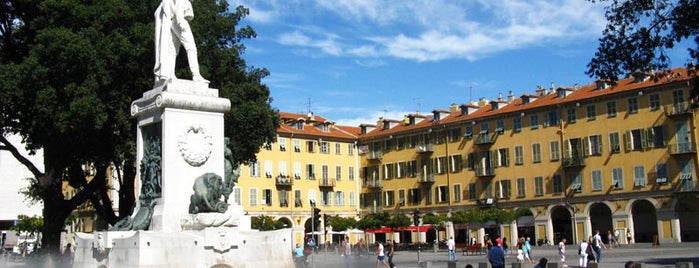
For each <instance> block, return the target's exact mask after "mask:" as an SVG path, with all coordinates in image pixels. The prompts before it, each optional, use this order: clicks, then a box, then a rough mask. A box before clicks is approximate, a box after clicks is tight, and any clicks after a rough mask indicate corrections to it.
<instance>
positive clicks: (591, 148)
mask: <svg viewBox="0 0 699 268" xmlns="http://www.w3.org/2000/svg"><path fill="white" fill-rule="evenodd" d="M587 146H588V148H586V150H587V152H588V154H589V155H602V135H593V136H589V137H587Z"/></svg>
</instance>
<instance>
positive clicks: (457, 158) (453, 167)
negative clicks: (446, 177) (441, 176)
mask: <svg viewBox="0 0 699 268" xmlns="http://www.w3.org/2000/svg"><path fill="white" fill-rule="evenodd" d="M463 163H464V161H463V160H462V159H461V155H460V154H455V155H451V156H449V171H450V172H451V173H458V172H461V170H462V169H463Z"/></svg>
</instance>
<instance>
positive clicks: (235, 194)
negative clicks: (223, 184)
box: [233, 187, 243, 205]
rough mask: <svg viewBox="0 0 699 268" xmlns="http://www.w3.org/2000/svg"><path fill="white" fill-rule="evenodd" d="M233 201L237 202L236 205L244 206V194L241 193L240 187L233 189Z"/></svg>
mask: <svg viewBox="0 0 699 268" xmlns="http://www.w3.org/2000/svg"><path fill="white" fill-rule="evenodd" d="M233 200H235V203H236V204H239V205H242V204H243V203H241V202H242V200H243V198H242V193H241V192H240V188H238V187H236V188H233Z"/></svg>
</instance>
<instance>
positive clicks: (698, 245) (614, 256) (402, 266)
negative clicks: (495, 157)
mask: <svg viewBox="0 0 699 268" xmlns="http://www.w3.org/2000/svg"><path fill="white" fill-rule="evenodd" d="M532 252H533V253H534V255H535V258H536V259H537V260H538V258H541V257H546V258H547V259H549V262H559V258H558V252H557V249H556V247H555V246H541V247H539V246H535V247H534V248H533V251H532ZM577 253H578V246H577V245H567V252H566V258H567V260H568V261H567V264H568V266H569V267H578V255H577ZM457 257H458V261H457V263H456V267H457V268H463V267H464V266H466V264H471V265H473V266H474V267H478V263H480V262H487V261H486V257H485V255H475V256H474V255H469V256H464V255H463V254H462V253H461V252H459V253H458V254H457ZM447 258H448V257H447V252H446V251H444V250H441V251H439V252H436V253H435V252H433V251H432V250H429V251H423V252H421V253H420V260H421V261H429V262H431V267H448V262H447ZM630 260H631V261H635V262H641V263H643V266H642V267H643V268H665V267H673V268H674V267H675V263H677V262H692V263H694V266H695V267H699V242H685V243H676V244H664V245H662V246H661V247H659V248H653V247H651V245H650V244H649V243H644V244H636V245H634V246H632V247H627V246H622V247H617V248H613V249H611V250H604V251H603V254H602V262H601V263H600V267H605V268H606V267H610V268H611V267H624V263H626V262H627V261H630ZM515 261H516V259H515V255H513V254H511V253H510V254H509V255H508V256H507V257H506V262H507V263H508V265H507V266H508V267H511V265H509V264H510V263H512V262H515ZM313 263H314V266H315V267H316V268H342V267H344V257H342V256H339V255H336V254H334V253H330V252H328V253H325V252H322V251H321V252H318V253H317V254H314V255H313ZM394 263H395V264H396V265H397V266H398V267H399V268H408V267H419V265H418V262H417V252H415V251H397V252H396V254H395V257H394ZM375 264H376V256H373V255H372V256H361V257H352V265H351V267H362V268H364V267H366V268H369V267H374V265H375ZM0 267H18V268H19V267H30V266H28V265H25V264H24V263H23V262H22V261H21V260H9V259H5V258H3V259H2V260H1V261H0ZM523 267H526V268H532V267H534V265H533V264H525V265H524V266H523Z"/></svg>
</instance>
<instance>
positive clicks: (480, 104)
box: [478, 97, 488, 107]
mask: <svg viewBox="0 0 699 268" xmlns="http://www.w3.org/2000/svg"><path fill="white" fill-rule="evenodd" d="M486 105H488V100H486V99H485V98H483V97H481V98H480V99H478V107H483V106H486Z"/></svg>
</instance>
